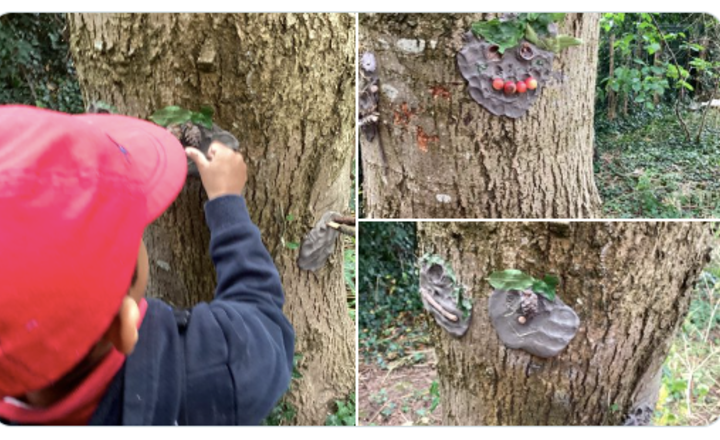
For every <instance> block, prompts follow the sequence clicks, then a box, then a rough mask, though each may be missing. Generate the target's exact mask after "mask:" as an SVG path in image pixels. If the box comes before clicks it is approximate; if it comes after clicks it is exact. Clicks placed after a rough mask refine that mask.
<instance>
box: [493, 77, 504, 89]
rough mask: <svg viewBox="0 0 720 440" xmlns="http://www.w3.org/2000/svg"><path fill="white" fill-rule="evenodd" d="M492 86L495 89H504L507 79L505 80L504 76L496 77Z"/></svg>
mask: <svg viewBox="0 0 720 440" xmlns="http://www.w3.org/2000/svg"><path fill="white" fill-rule="evenodd" d="M492 86H493V89H495V90H502V88H503V86H505V81H503V80H502V78H495V79H494V80H493V82H492Z"/></svg>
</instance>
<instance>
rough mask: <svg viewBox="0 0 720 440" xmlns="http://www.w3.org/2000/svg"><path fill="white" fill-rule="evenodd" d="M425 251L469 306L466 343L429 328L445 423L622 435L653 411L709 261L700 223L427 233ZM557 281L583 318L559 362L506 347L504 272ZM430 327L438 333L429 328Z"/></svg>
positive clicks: (435, 228)
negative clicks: (437, 259) (630, 420)
mask: <svg viewBox="0 0 720 440" xmlns="http://www.w3.org/2000/svg"><path fill="white" fill-rule="evenodd" d="M418 235H419V245H420V248H421V253H422V252H433V253H436V254H439V255H440V256H441V257H443V258H445V259H446V261H448V262H449V263H450V265H451V266H452V268H453V269H454V271H455V273H456V274H457V277H458V279H459V280H460V282H462V283H463V284H465V285H466V286H468V288H469V291H470V292H472V296H473V302H474V305H473V311H472V318H471V322H470V328H469V329H468V331H467V333H466V334H465V335H464V336H462V337H461V338H456V337H453V336H450V335H449V334H448V333H446V332H445V331H444V330H442V329H441V328H440V327H439V326H437V325H433V326H432V327H433V339H434V341H435V350H436V353H437V358H438V374H439V379H440V389H441V395H442V408H443V424H445V425H618V424H622V423H623V422H624V421H625V420H626V418H627V415H628V414H629V413H630V412H631V411H633V410H635V409H637V408H642V407H645V408H648V407H649V408H652V409H654V408H655V402H656V400H657V392H658V389H659V385H660V384H659V379H660V377H659V374H660V371H661V366H662V364H663V362H664V360H665V358H666V356H667V354H668V351H669V349H670V345H671V342H672V339H673V337H674V335H675V333H676V330H677V328H678V326H679V325H680V324H681V323H682V321H683V319H684V317H685V315H686V313H687V311H688V307H689V304H690V299H691V295H692V289H693V284H694V283H695V281H696V279H697V277H698V276H699V274H700V271H701V270H702V268H703V266H704V264H705V263H706V262H707V261H708V260H709V254H710V247H709V239H710V238H711V233H710V227H709V225H708V224H706V223H705V224H703V223H660V222H657V223H655V222H648V223H594V222H588V223H585V222H583V223H561V222H558V223H451V224H446V223H422V224H420V225H419V234H418ZM509 268H515V269H521V270H523V271H525V272H526V273H528V274H530V275H532V276H534V277H536V278H542V277H543V276H544V275H545V274H556V275H558V276H559V278H560V285H559V287H558V292H557V293H558V296H559V298H561V300H562V301H563V302H565V303H566V304H567V305H569V306H570V307H572V308H573V309H574V310H575V312H576V313H577V315H578V316H579V318H580V327H579V330H578V333H577V335H576V336H575V338H574V339H573V340H572V341H571V342H570V344H569V345H568V346H567V347H566V348H565V349H564V351H562V352H561V353H560V354H559V355H558V356H556V357H553V358H548V359H544V358H540V357H536V356H533V355H530V354H528V353H527V352H525V351H522V350H518V349H509V348H506V347H505V346H504V345H503V344H502V342H500V341H499V339H498V337H497V334H496V332H495V330H494V328H493V327H492V325H491V323H490V319H489V317H488V296H489V293H490V292H491V291H492V288H491V287H490V285H489V284H488V282H487V277H488V276H489V275H490V273H492V272H493V271H496V270H504V269H509ZM433 324H434V323H433Z"/></svg>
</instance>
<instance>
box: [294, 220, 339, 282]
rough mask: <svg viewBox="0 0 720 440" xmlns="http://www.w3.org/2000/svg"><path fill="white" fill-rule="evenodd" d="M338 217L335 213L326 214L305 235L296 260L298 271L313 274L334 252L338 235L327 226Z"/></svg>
mask: <svg viewBox="0 0 720 440" xmlns="http://www.w3.org/2000/svg"><path fill="white" fill-rule="evenodd" d="M339 216H340V214H339V213H337V212H332V211H330V212H326V213H325V214H324V215H323V216H322V218H321V219H320V221H319V222H317V224H316V225H315V227H314V228H312V229H311V230H310V232H308V233H307V235H305V238H303V241H302V245H301V246H300V253H299V255H298V259H297V265H298V267H299V268H300V269H302V270H311V271H313V272H314V271H316V270H318V269H320V268H321V267H323V266H324V265H325V262H326V261H327V259H328V257H330V255H331V254H332V253H333V252H334V251H335V242H336V241H337V237H338V235H339V234H340V233H339V232H338V231H337V230H335V229H333V228H331V227H330V226H328V225H327V224H328V222H329V221H331V220H332V219H333V218H335V217H339Z"/></svg>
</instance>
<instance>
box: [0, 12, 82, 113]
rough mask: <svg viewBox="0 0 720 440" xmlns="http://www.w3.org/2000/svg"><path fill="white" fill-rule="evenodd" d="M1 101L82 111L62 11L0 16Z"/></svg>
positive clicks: (60, 109) (73, 111) (78, 86)
mask: <svg viewBox="0 0 720 440" xmlns="http://www.w3.org/2000/svg"><path fill="white" fill-rule="evenodd" d="M0 103H21V104H29V105H35V106H38V107H45V108H50V109H53V110H59V111H64V112H68V113H82V112H83V111H84V107H85V106H84V104H83V99H82V95H81V94H80V85H79V84H78V81H77V77H76V73H75V67H74V65H73V61H72V58H71V57H70V51H69V45H68V30H67V24H66V20H65V15H64V14H8V15H3V16H0Z"/></svg>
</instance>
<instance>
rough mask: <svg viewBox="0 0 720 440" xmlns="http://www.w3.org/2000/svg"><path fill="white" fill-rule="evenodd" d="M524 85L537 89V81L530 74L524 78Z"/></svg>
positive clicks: (530, 88)
mask: <svg viewBox="0 0 720 440" xmlns="http://www.w3.org/2000/svg"><path fill="white" fill-rule="evenodd" d="M525 85H526V86H527V88H528V90H535V89H537V81H536V80H535V78H533V77H532V76H531V77H530V78H528V79H526V80H525Z"/></svg>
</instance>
